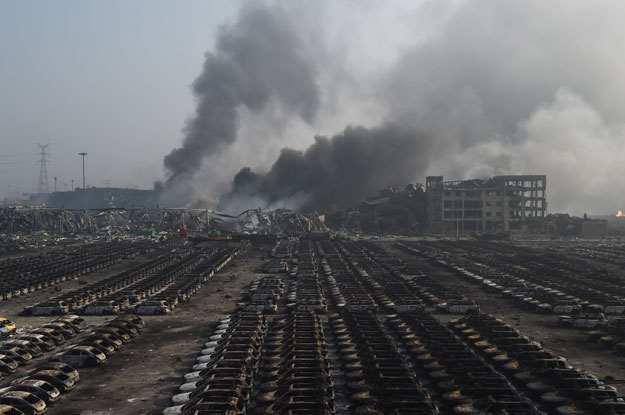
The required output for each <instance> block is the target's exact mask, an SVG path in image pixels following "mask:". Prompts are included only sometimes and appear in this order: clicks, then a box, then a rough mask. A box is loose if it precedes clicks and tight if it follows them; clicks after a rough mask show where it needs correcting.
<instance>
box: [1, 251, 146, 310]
mask: <svg viewBox="0 0 625 415" xmlns="http://www.w3.org/2000/svg"><path fill="white" fill-rule="evenodd" d="M153 247H154V242H151V241H144V240H142V241H136V242H132V241H110V242H104V241H97V242H93V243H89V244H84V245H80V246H77V247H76V246H69V247H63V248H57V249H55V250H54V251H49V252H47V251H46V252H42V253H40V254H38V255H27V256H20V257H16V258H9V259H6V260H4V261H2V262H0V300H8V299H10V298H13V297H19V296H23V295H27V294H28V293H30V292H34V291H38V290H41V289H45V288H48V287H51V286H54V285H57V284H60V283H62V282H64V281H67V280H71V279H76V278H78V277H79V276H81V275H85V274H88V273H90V272H94V271H97V270H100V269H103V268H107V267H110V266H112V265H114V264H116V263H118V262H120V261H122V260H123V259H127V258H131V257H134V256H136V255H139V254H141V253H146V252H149V251H150V250H152V249H153Z"/></svg>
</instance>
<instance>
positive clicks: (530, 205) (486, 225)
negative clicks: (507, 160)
mask: <svg viewBox="0 0 625 415" xmlns="http://www.w3.org/2000/svg"><path fill="white" fill-rule="evenodd" d="M546 187H547V176H545V175H515V176H495V177H492V178H490V179H486V180H482V179H471V180H460V181H449V182H444V181H443V176H428V177H427V178H426V193H427V200H428V228H429V230H430V232H432V233H437V234H455V233H464V232H493V233H495V232H509V231H521V232H540V231H541V230H542V229H543V226H544V222H545V216H546V211H547V201H546V196H545V191H546Z"/></svg>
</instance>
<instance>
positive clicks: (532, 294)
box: [398, 241, 625, 315]
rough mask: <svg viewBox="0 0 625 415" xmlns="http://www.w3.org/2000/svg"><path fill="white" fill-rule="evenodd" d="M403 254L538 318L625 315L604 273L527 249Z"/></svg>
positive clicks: (436, 249) (428, 245)
mask: <svg viewBox="0 0 625 415" xmlns="http://www.w3.org/2000/svg"><path fill="white" fill-rule="evenodd" d="M398 247H399V248H401V249H403V250H405V251H406V252H409V253H412V254H414V255H419V256H422V257H430V258H432V259H433V260H434V261H435V262H436V263H437V264H438V265H441V266H443V267H445V268H447V269H449V270H450V271H452V272H454V273H455V274H456V275H457V276H458V277H460V278H462V279H464V280H466V281H468V282H471V283H473V284H476V285H479V286H480V287H481V288H482V289H484V290H485V291H487V292H490V293H493V294H500V295H502V296H503V297H505V298H508V299H509V300H510V301H511V302H513V303H514V304H515V305H517V306H519V307H520V308H522V309H524V310H526V311H530V312H537V313H556V314H576V313H580V312H584V313H605V314H612V315H620V314H623V313H624V312H625V288H623V286H622V281H621V280H620V279H618V277H615V276H613V275H610V274H609V273H607V272H606V271H605V270H600V269H596V268H591V267H589V266H588V265H587V264H585V263H584V262H581V261H575V260H573V259H570V258H568V257H565V256H560V255H555V254H550V255H545V254H540V253H538V252H534V251H532V250H531V249H529V248H524V247H513V246H506V245H501V244H500V245H497V247H496V248H494V247H493V246H492V245H491V244H488V243H483V242H474V241H436V242H434V241H428V242H420V243H416V244H415V243H400V244H398Z"/></svg>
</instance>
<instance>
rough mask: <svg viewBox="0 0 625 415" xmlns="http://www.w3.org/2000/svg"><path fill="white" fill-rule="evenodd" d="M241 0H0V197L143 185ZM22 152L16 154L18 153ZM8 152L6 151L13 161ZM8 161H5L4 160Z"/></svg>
mask: <svg viewBox="0 0 625 415" xmlns="http://www.w3.org/2000/svg"><path fill="white" fill-rule="evenodd" d="M237 9H238V3H237V2H236V1H227V0H226V1H216V0H213V1H207V0H185V1H184V2H174V1H165V0H144V1H140V0H133V1H126V0H107V1H95V0H91V1H89V0H60V1H19V0H16V1H10V0H2V1H0V94H1V96H2V98H1V99H0V196H5V195H6V194H7V192H8V187H9V185H11V186H12V189H15V188H16V187H17V186H19V188H20V190H21V191H23V192H33V191H35V190H36V187H37V184H38V177H39V167H38V163H37V157H36V155H35V154H36V152H37V145H36V144H37V142H39V143H41V144H45V143H50V152H51V154H52V156H51V159H50V164H49V166H48V177H49V183H50V187H51V188H52V186H53V185H54V180H53V178H54V176H57V177H58V182H57V183H58V188H59V190H62V189H64V186H65V184H67V185H68V188H69V186H70V180H71V179H72V178H73V179H74V184H75V185H78V183H79V182H80V181H81V174H82V173H81V162H80V156H78V155H77V153H78V152H80V151H86V152H88V153H89V155H88V156H87V162H86V165H87V184H88V185H95V186H104V185H105V183H106V181H110V183H111V185H113V186H139V187H150V186H151V185H152V181H153V180H154V179H156V178H158V177H159V176H160V175H162V157H163V156H164V155H165V154H167V153H168V152H169V151H170V150H171V148H172V147H173V146H174V145H175V144H176V143H177V142H178V141H179V140H180V138H181V132H180V130H181V128H182V126H183V123H184V121H185V119H186V118H187V117H188V116H189V115H190V114H191V113H192V111H193V107H194V102H193V97H192V95H191V93H190V90H189V85H190V84H191V82H192V81H193V79H194V78H195V77H196V76H197V74H198V72H199V70H200V68H201V65H202V61H203V55H204V52H205V51H206V50H208V49H210V48H211V47H212V42H213V39H214V37H215V33H216V31H217V28H218V27H219V25H220V24H223V23H224V22H226V21H228V19H232V16H233V15H236V11H237ZM13 155H17V156H15V157H14V156H13ZM9 156H11V157H9ZM8 163H10V164H8Z"/></svg>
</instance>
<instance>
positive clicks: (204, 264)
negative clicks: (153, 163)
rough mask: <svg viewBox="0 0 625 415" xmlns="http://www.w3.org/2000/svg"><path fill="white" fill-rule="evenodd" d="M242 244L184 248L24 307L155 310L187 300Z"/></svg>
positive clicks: (31, 311) (30, 310) (40, 310)
mask: <svg viewBox="0 0 625 415" xmlns="http://www.w3.org/2000/svg"><path fill="white" fill-rule="evenodd" d="M240 249H241V246H239V247H236V248H232V249H210V250H206V251H202V250H199V251H193V250H190V249H180V250H175V251H173V252H169V253H167V254H166V255H161V256H157V257H156V258H153V259H150V260H148V261H146V262H144V263H142V264H139V265H136V266H134V267H132V268H130V269H128V270H126V271H122V272H119V273H117V274H115V275H112V276H110V277H107V278H105V279H103V280H100V281H97V282H94V283H91V284H88V285H86V286H84V287H81V288H79V289H76V290H73V291H70V292H67V293H64V294H61V295H58V296H56V297H53V298H50V299H48V300H46V301H43V302H41V303H38V304H34V305H32V306H28V307H26V308H25V309H24V314H25V315H55V314H57V315H59V314H60V315H63V314H67V313H79V314H84V315H111V314H119V313H120V312H126V313H134V314H143V315H153V314H165V313H169V312H170V311H172V310H173V309H174V308H175V307H176V305H177V304H178V303H179V302H184V301H188V300H189V298H190V297H191V296H192V295H193V294H194V293H195V292H197V290H198V289H199V288H200V286H201V285H202V284H203V283H205V282H206V281H208V280H209V279H211V278H212V277H213V275H214V274H215V272H218V271H219V270H221V269H222V268H223V267H224V266H226V265H227V264H228V263H229V262H230V261H231V260H232V257H233V256H234V255H236V254H237V253H238V252H239V250H240Z"/></svg>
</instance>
